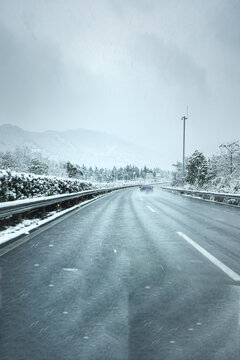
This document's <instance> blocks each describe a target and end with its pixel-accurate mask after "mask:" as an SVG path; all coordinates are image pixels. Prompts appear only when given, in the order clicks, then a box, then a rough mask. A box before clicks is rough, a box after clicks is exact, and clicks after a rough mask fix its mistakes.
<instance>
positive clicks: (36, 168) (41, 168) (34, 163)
mask: <svg viewBox="0 0 240 360" xmlns="http://www.w3.org/2000/svg"><path fill="white" fill-rule="evenodd" d="M28 171H29V172H30V173H33V174H36V175H47V174H48V166H47V164H45V163H44V162H42V161H41V160H39V159H37V158H33V159H32V160H31V162H30V165H29V168H28Z"/></svg>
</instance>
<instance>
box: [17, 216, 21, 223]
mask: <svg viewBox="0 0 240 360" xmlns="http://www.w3.org/2000/svg"><path fill="white" fill-rule="evenodd" d="M17 221H18V223H19V224H20V223H21V222H22V214H18V215H17Z"/></svg>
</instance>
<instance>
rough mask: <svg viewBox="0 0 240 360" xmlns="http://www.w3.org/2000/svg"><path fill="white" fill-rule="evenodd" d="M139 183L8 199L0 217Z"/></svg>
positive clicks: (0, 212) (1, 207)
mask: <svg viewBox="0 0 240 360" xmlns="http://www.w3.org/2000/svg"><path fill="white" fill-rule="evenodd" d="M136 186H139V185H127V186H121V187H115V188H104V189H94V190H86V191H81V192H78V193H73V194H63V195H54V196H49V197H47V198H46V197H45V198H43V199H41V198H40V197H39V198H35V199H34V198H32V199H27V200H26V199H23V200H17V201H8V202H6V203H0V219H3V218H6V217H9V216H12V215H17V214H23V213H26V212H28V211H31V210H37V209H41V208H42V209H44V208H46V207H47V206H50V205H54V204H61V203H63V202H65V201H71V200H74V199H76V200H82V199H83V198H88V197H89V196H94V195H96V196H97V195H102V194H106V193H108V192H112V191H115V190H122V189H126V188H130V187H136Z"/></svg>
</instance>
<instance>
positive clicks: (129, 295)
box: [0, 187, 240, 360]
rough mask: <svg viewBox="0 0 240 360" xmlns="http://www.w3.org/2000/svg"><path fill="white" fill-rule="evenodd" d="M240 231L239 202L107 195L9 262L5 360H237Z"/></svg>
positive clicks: (3, 264) (2, 326)
mask: <svg viewBox="0 0 240 360" xmlns="http://www.w3.org/2000/svg"><path fill="white" fill-rule="evenodd" d="M239 234H240V210H239V209H237V208H234V207H230V206H225V205H220V204H214V203H209V202H205V201H201V200H197V199H191V198H188V197H183V196H180V195H175V194H171V193H168V192H165V191H163V190H161V189H160V188H158V187H156V188H155V189H154V192H153V194H149V195H148V194H143V193H142V192H140V191H139V189H126V190H121V191H117V192H114V193H112V194H110V195H108V196H106V197H103V198H102V199H100V200H98V201H97V202H95V203H92V204H91V205H89V206H88V207H86V208H83V209H81V210H80V211H79V212H78V213H76V214H74V215H72V216H70V217H69V218H67V219H65V220H63V221H62V222H60V223H58V224H57V225H55V226H53V227H52V228H50V229H48V230H46V231H45V232H43V233H41V234H39V235H37V236H36V237H34V238H33V239H31V240H29V241H27V242H26V243H24V244H22V245H20V246H19V247H17V248H15V249H14V250H12V251H10V252H8V253H6V254H4V255H3V256H1V257H0V270H1V309H0V359H1V360H6V359H7V360H9V359H11V360H43V359H44V360H45V359H46V360H49V359H51V360H52V359H57V360H78V359H79V360H108V359H109V360H155V359H158V360H159V359H160V360H165V359H167V360H180V359H184V360H188V359H189V360H200V359H203V360H208V359H209V360H226V359H228V360H230V359H232V360H237V359H239V358H240V305H239V304H240V287H239V285H240V281H238V276H240V238H239ZM201 249H203V251H202V252H201ZM208 254H209V255H210V256H208ZM211 256H212V257H211ZM215 260H216V261H215ZM228 269H229V270H230V271H229V272H228V271H227V270H228ZM234 274H235V275H234ZM234 276H235V277H234Z"/></svg>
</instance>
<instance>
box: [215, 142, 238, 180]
mask: <svg viewBox="0 0 240 360" xmlns="http://www.w3.org/2000/svg"><path fill="white" fill-rule="evenodd" d="M219 147H220V149H221V163H220V164H221V166H222V170H224V172H225V173H227V174H229V175H232V174H233V173H234V172H235V171H237V170H238V168H239V165H240V164H239V157H240V146H239V142H238V141H233V142H230V143H223V144H221V145H220V146H219Z"/></svg>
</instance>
